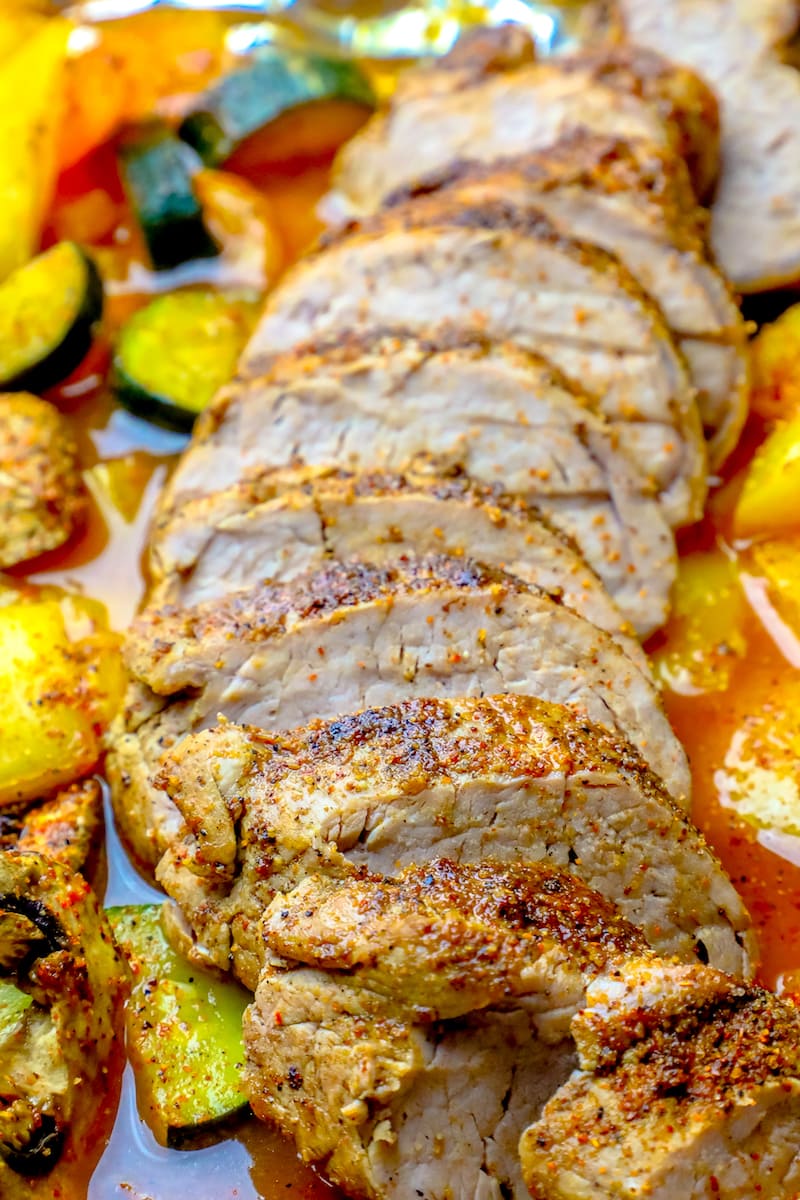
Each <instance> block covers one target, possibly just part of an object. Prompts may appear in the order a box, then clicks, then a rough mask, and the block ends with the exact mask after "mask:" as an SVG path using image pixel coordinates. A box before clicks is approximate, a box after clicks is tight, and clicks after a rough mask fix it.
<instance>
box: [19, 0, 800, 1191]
mask: <svg viewBox="0 0 800 1200" xmlns="http://www.w3.org/2000/svg"><path fill="white" fill-rule="evenodd" d="M195 17H196V18H197V19H198V20H200V21H204V20H206V18H205V17H203V16H201V15H197V14H194V15H192V16H189V17H188V18H187V19H188V20H192V19H194V18H195ZM198 29H199V26H198ZM198 36H200V35H199V34H198ZM196 65H198V69H199V70H200V72H201V74H202V72H203V71H204V70H206V69H209V70H210V69H211V66H210V65H209V64H207V63H206V62H205V60H203V59H202V56H201V58H200V60H197V64H196ZM211 65H213V64H211ZM84 108H85V110H86V111H84V112H83V114H82V117H83V119H84V121H85V122H88V123H89V124H91V121H92V120H94V119H95V118H96V114H95V113H94V110H93V109H92V108H91V106H89V105H86V106H84ZM76 129H78V131H79V132H80V130H81V129H82V130H83V135H84V136H86V137H89V136H90V133H91V131H89V132H87V131H86V127H85V125H84V126H81V127H79V126H76ZM350 132H352V130H351V129H350V128H347V129H344V127H343V134H342V136H345V135H346V134H347V133H350ZM76 136H77V134H76ZM329 166H330V156H329V155H328V156H324V155H323V156H321V157H318V158H316V159H313V160H310V161H301V162H298V161H293V162H287V163H286V164H284V166H283V167H282V168H280V169H275V168H274V167H272V168H270V169H269V170H268V171H263V170H262V171H258V170H254V171H253V172H252V174H251V180H252V182H254V183H256V184H257V185H258V187H259V188H261V190H262V191H263V193H264V194H265V195H266V196H267V198H268V200H269V202H270V204H271V207H272V212H273V217H274V222H275V227H276V229H277V231H278V234H279V237H280V240H281V242H282V245H283V250H284V256H285V262H286V264H288V263H290V262H291V261H292V260H293V259H294V258H296V257H297V256H298V255H299V254H300V253H302V251H303V249H304V248H305V247H306V246H308V245H309V244H310V243H311V241H312V240H313V238H314V236H315V235H316V233H317V232H318V230H319V228H320V226H319V222H318V220H317V217H316V213H315V207H316V204H317V202H318V200H319V198H320V197H321V196H322V194H323V193H324V191H325V190H326V187H327V183H328V175H329ZM87 196H92V197H93V199H92V200H91V202H90V203H86V202H85V198H86V197H87ZM76 202H77V203H76ZM81 222H83V227H82V228H81ZM81 235H83V236H81ZM65 236H74V237H77V238H79V240H85V241H89V242H92V244H98V243H99V244H101V245H103V244H105V245H107V246H108V247H109V248H111V249H112V250H113V252H114V254H116V255H117V257H118V260H119V261H118V265H119V266H120V267H121V268H122V269H123V271H124V268H125V267H126V264H128V263H136V264H137V265H138V266H139V267H143V266H144V258H143V251H142V247H141V243H140V241H139V239H138V237H137V234H136V230H135V228H134V225H133V222H132V219H131V214H130V213H129V212H128V211H127V209H126V205H125V201H124V197H123V194H122V191H121V188H120V184H119V180H118V177H117V173H116V166H115V159H114V154H113V150H112V149H110V148H109V147H105V148H101V149H100V150H98V151H95V152H93V153H91V154H89V155H88V156H85V157H83V158H82V159H81V160H80V161H78V162H77V163H75V165H72V166H71V167H70V169H69V170H68V171H66V172H65V173H64V175H63V177H62V180H61V187H60V191H59V194H58V197H57V199H56V203H55V206H54V210H53V214H52V218H51V223H50V232H49V237H50V239H51V240H55V239H56V238H59V237H65ZM137 278H138V279H139V280H140V281H141V290H139V291H137V290H136V289H125V288H122V289H120V290H118V291H117V292H116V294H113V295H111V297H110V299H109V303H108V306H107V314H106V336H105V337H104V338H103V337H101V338H100V339H99V341H98V343H97V345H96V346H95V348H94V349H93V351H92V352H91V354H90V356H89V358H88V360H87V361H86V362H85V363H84V364H83V365H82V367H81V368H80V369H79V371H77V372H76V373H75V375H74V376H73V377H72V378H71V379H69V380H67V381H66V383H65V384H64V385H62V386H61V387H60V388H59V389H57V390H56V391H55V392H54V393H52V396H51V398H52V399H54V400H55V401H56V402H57V403H58V404H59V406H60V407H61V408H62V410H63V411H65V412H66V413H67V414H68V415H69V418H70V420H71V422H72V423H73V426H74V428H75V430H76V433H77V436H78V440H79V443H80V446H81V450H82V454H83V461H84V464H85V466H86V467H87V482H88V485H89V488H90V491H91V495H92V500H93V507H92V514H91V519H90V521H89V524H88V527H87V529H86V531H85V532H84V534H83V535H82V537H80V538H79V539H78V540H77V541H76V542H75V543H74V544H72V545H71V546H70V547H69V548H68V549H67V550H66V551H63V552H59V553H55V554H50V555H48V556H45V557H44V558H42V559H41V560H38V561H37V562H36V563H34V564H32V565H30V566H26V570H25V571H24V572H21V571H18V572H16V573H17V574H19V575H23V574H24V576H25V577H26V578H30V579H32V580H34V581H37V582H46V583H54V584H60V585H62V586H64V587H65V588H68V589H70V590H79V591H82V592H85V593H86V594H88V595H91V596H95V597H97V598H98V599H101V600H103V601H104V602H105V603H106V605H107V606H108V609H109V613H110V616H111V620H112V622H113V623H114V625H115V626H116V627H118V628H124V627H125V625H126V624H127V623H128V621H129V620H130V618H131V616H132V615H133V613H134V611H135V609H136V606H137V604H138V603H139V601H140V599H141V596H142V595H143V591H144V586H145V583H144V576H143V571H142V554H143V549H144V546H145V542H146V537H147V530H148V524H149V520H150V517H151V514H152V512H153V508H154V505H155V503H156V500H157V497H158V493H159V490H160V488H161V487H162V486H163V483H164V481H165V479H166V477H167V474H168V472H169V470H170V468H171V465H172V463H173V462H174V460H175V457H176V455H177V454H178V453H179V452H180V450H181V448H182V447H183V445H184V444H185V442H186V440H187V439H186V438H184V437H183V436H182V435H178V434H174V433H168V432H165V431H163V430H160V429H158V428H156V427H154V426H152V425H148V424H147V423H146V422H144V421H141V420H139V419H137V418H136V417H134V416H132V415H131V414H129V413H127V412H124V411H123V410H122V409H120V408H119V407H117V406H116V405H115V404H114V402H113V400H112V399H111V397H110V395H109V392H108V389H107V385H106V376H107V368H108V364H109V356H110V349H109V346H110V338H111V335H112V334H113V331H114V329H115V328H117V327H118V326H119V325H120V324H121V323H122V322H123V321H124V319H125V318H126V317H127V316H128V315H129V314H130V313H131V312H132V311H134V310H135V308H136V307H137V306H139V305H140V304H142V303H143V302H145V301H146V300H147V299H148V297H149V295H150V294H151V293H152V291H154V290H157V288H158V287H160V286H161V284H160V283H158V282H157V281H156V280H155V278H154V277H152V276H150V277H148V275H147V272H146V271H144V272H141V271H140V273H139V274H138V276H137ZM757 436H758V433H757V432H755V433H753V434H752V436H750V438H749V440H746V442H745V444H744V446H743V448H742V449H741V450H740V452H739V454H738V456H737V462H736V464H735V465H736V468H737V469H738V468H741V467H742V466H743V465H744V463H745V462H746V461H747V458H748V456H749V455H750V454H751V453H752V450H753V449H754V446H755V444H756V440H757ZM725 494H726V492H725V489H723V496H724V495H725ZM729 512H730V503H729V502H726V501H725V500H724V499H723V500H722V501H717V502H716V503H712V505H711V508H710V515H709V516H708V517H707V518H706V520H705V521H704V522H703V524H702V526H700V527H699V528H698V530H696V531H693V532H692V533H691V534H690V535H689V536H688V537H687V538H686V539H685V542H684V547H683V553H684V556H685V557H684V563H685V564H686V565H687V568H689V567H692V564H694V563H695V562H696V561H703V560H697V558H696V556H697V555H698V553H700V552H705V553H707V552H709V551H713V552H714V553H717V548H718V547H719V546H723V548H724V556H725V558H726V559H727V561H729V562H730V563H731V564H732V565H731V571H732V573H733V576H734V580H735V579H736V575H737V571H738V562H739V560H738V558H737V555H736V553H735V552H734V550H733V549H732V548H731V539H730V535H729V528H728V519H729ZM798 537H799V538H800V528H799V529H798ZM756 582H757V581H756ZM708 587H709V588H710V589H712V590H713V588H714V587H716V580H715V578H711V576H709V580H708ZM738 587H739V585H738V583H736V582H735V583H734V588H738ZM737 597H738V598H737V600H736V603H737V604H738V606H739V607H738V609H737V614H738V615H737V617H736V621H735V624H736V630H735V642H736V644H735V646H731V645H728V644H726V643H725V641H724V639H723V641H720V640H719V638H718V637H717V634H716V630H715V628H714V626H715V622H714V620H711V621H710V622H707V623H706V626H704V627H703V630H701V633H700V635H697V634H695V641H694V643H693V644H692V646H691V647H690V655H691V656H693V657H694V659H696V660H697V661H698V662H702V663H703V664H704V668H703V672H701V674H702V678H703V683H702V685H701V686H698V685H697V684H696V683H689V684H687V683H686V678H679V677H678V675H676V674H671V675H670V674H669V673H667V674H666V676H665V678H667V680H668V682H667V683H666V684H665V687H664V698H665V703H666V706H667V709H668V712H669V715H670V718H671V720H672V722H673V724H674V726H675V729H676V731H677V733H678V735H679V736H680V738H681V739H682V741H683V743H684V745H685V747H686V749H687V752H688V754H689V756H690V759H691V763H692V769H693V775H694V818H695V821H696V822H697V823H698V825H699V826H700V827H701V829H702V830H703V831H704V832H705V834H706V836H707V837H708V840H709V841H710V843H711V844H712V845H713V846H714V847H715V849H716V850H717V852H718V854H719V856H720V858H721V859H722V861H723V863H724V864H725V866H726V868H727V869H728V871H729V872H730V874H731V876H732V878H733V880H734V882H735V884H736V886H737V888H738V889H739V890H740V892H741V893H742V895H743V897H744V898H745V900H746V902H747V904H748V905H749V907H750V910H751V912H752V913H753V916H754V918H755V921H756V923H757V926H758V929H759V933H760V938H761V948H762V969H761V977H762V980H763V982H764V983H766V984H767V985H768V986H770V987H777V988H779V989H781V990H784V991H786V992H788V993H793V992H798V993H800V839H795V840H793V839H792V838H788V839H787V838H781V837H776V836H774V833H773V831H770V830H769V828H762V829H760V830H759V829H757V828H756V827H754V826H753V825H751V824H748V823H747V822H746V821H744V820H742V819H741V817H740V816H739V815H737V810H736V808H735V806H732V805H731V803H730V799H729V795H728V791H729V789H728V784H727V778H728V775H727V772H728V769H729V765H730V761H731V757H732V755H735V752H736V747H737V745H738V744H739V742H740V741H741V738H742V736H743V735H744V734H745V733H746V732H748V731H751V730H752V727H753V724H754V722H755V723H756V724H758V723H759V722H760V723H761V725H764V726H765V727H766V728H769V725H770V722H771V721H772V720H774V721H775V722H781V721H784V723H785V721H786V720H787V719H789V720H790V719H791V718H792V717H793V716H794V715H795V714H793V712H788V713H787V709H791V707H792V704H793V697H795V696H796V697H797V700H798V701H800V690H798V678H799V677H798V666H799V665H800V640H798V642H797V657H795V647H794V645H793V643H792V636H793V635H792V633H791V631H788V640H787V638H786V637H784V638H781V637H779V638H778V639H777V640H776V638H775V636H774V631H775V628H776V625H775V622H774V621H772V620H771V619H770V618H771V613H770V610H769V603H768V601H766V600H764V594H763V592H762V591H759V589H758V587H757V586H756V587H754V586H752V583H750V584H749V590H748V593H747V594H745V593H744V592H741V593H739V592H737ZM725 603H727V601H725V600H724V599H722V598H721V599H720V605H721V607H724V604H725ZM711 607H712V609H713V598H712V605H711ZM722 616H724V614H722ZM765 621H766V624H765ZM722 623H723V624H724V621H723V622H722ZM767 626H769V628H770V629H771V630H772V631H773V632H772V633H770V632H768V629H767ZM684 632H685V631H684V629H683V627H682V625H681V622H680V621H677V620H674V621H672V622H671V623H670V625H669V626H668V627H667V629H666V631H664V633H663V634H660V635H658V637H657V638H656V639H654V642H653V644H652V647H651V649H652V650H653V653H654V655H655V657H656V660H657V661H662V660H669V657H670V654H671V653H673V651H674V653H675V654H676V655H677V656H678V658H680V656H681V654H683V653H684V649H685V648H684V647H683V643H682V639H683V638H684ZM798 634H799V635H800V630H798ZM698 638H699V640H698ZM704 639H705V640H704ZM709 672H710V673H709ZM689 675H690V677H691V672H690V673H689ZM796 720H797V723H798V727H800V703H798V710H797V714H796ZM798 746H800V735H799V736H798ZM798 826H799V827H800V814H798ZM776 851H780V852H776ZM793 858H794V861H792V859H793ZM108 870H109V889H110V890H109V892H108V899H109V901H110V902H113V903H125V902H148V901H150V900H152V899H154V898H155V893H153V892H152V890H151V888H150V885H149V884H148V883H147V882H146V881H144V880H143V879H142V878H140V877H139V876H138V875H137V873H136V871H135V870H134V869H133V868H132V867H131V865H130V864H129V862H128V861H127V858H126V857H125V853H124V851H123V850H122V849H121V847H120V845H119V842H118V840H117V838H116V836H115V834H114V831H113V830H111V829H110V830H109V833H108ZM121 1067H122V1058H121V1056H120V1061H119V1062H118V1064H117V1065H116V1067H115V1068H114V1069H113V1070H112V1071H111V1073H110V1083H109V1090H108V1096H107V1097H106V1098H105V1099H103V1100H100V1099H99V1100H98V1107H97V1110H96V1112H95V1116H94V1123H93V1125H92V1127H91V1129H90V1131H89V1132H88V1133H86V1132H84V1134H83V1135H82V1138H81V1140H80V1144H79V1145H78V1146H77V1147H73V1151H72V1155H71V1160H70V1161H67V1162H66V1163H65V1164H64V1165H63V1167H62V1168H60V1169H59V1170H58V1171H57V1172H56V1173H55V1175H54V1177H53V1179H52V1180H51V1181H49V1182H48V1183H47V1185H46V1190H44V1191H40V1192H37V1193H35V1194H36V1195H40V1196H47V1197H60V1198H62V1200H87V1198H88V1200H112V1198H113V1197H119V1198H120V1200H174V1198H177V1197H179V1196H180V1195H182V1194H184V1193H186V1194H187V1195H190V1196H191V1197H192V1200H234V1198H235V1200H258V1198H264V1200H278V1198H279V1197H284V1196H292V1197H307V1198H308V1200H322V1198H323V1197H328V1198H330V1197H331V1195H332V1190H331V1189H330V1188H329V1187H328V1186H327V1185H326V1184H325V1183H324V1182H323V1181H322V1180H320V1179H319V1178H318V1177H317V1176H316V1175H315V1174H314V1173H313V1172H311V1171H310V1170H307V1169H306V1168H304V1167H303V1166H302V1165H301V1164H299V1162H298V1160H297V1158H296V1156H295V1154H294V1151H293V1149H292V1148H291V1147H290V1146H289V1145H288V1144H287V1143H286V1142H284V1141H283V1140H282V1139H281V1138H280V1137H278V1136H277V1135H276V1134H274V1133H273V1132H271V1131H269V1130H268V1129H266V1128H265V1127H263V1126H260V1125H259V1124H258V1123H256V1122H255V1121H253V1120H249V1121H240V1122H239V1123H238V1124H233V1125H232V1126H231V1127H230V1128H229V1129H228V1130H226V1131H225V1136H224V1137H222V1136H221V1135H220V1134H219V1133H218V1134H216V1135H215V1136H213V1137H212V1136H210V1135H209V1136H207V1137H206V1139H205V1141H204V1142H199V1143H192V1148H188V1147H187V1148H186V1149H182V1150H169V1151H168V1150H165V1149H163V1148H162V1147H160V1146H158V1145H157V1144H156V1142H155V1140H154V1138H153V1137H152V1135H151V1134H150V1132H149V1130H148V1129H147V1127H146V1125H145V1124H144V1122H143V1121H142V1120H141V1119H140V1118H139V1115H138V1112H137V1109H136V1100H135V1089H134V1084H133V1079H132V1076H131V1073H130V1070H129V1069H127V1070H126V1071H125V1074H124V1077H123V1079H122V1086H121V1092H120V1088H119V1083H120V1080H119V1076H120V1070H121ZM56 1176H57V1179H56Z"/></svg>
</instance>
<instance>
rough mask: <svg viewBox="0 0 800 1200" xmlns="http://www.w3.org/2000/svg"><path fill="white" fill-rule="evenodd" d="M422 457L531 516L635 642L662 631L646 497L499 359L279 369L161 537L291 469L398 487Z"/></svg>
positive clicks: (611, 447)
mask: <svg viewBox="0 0 800 1200" xmlns="http://www.w3.org/2000/svg"><path fill="white" fill-rule="evenodd" d="M425 455H428V456H432V458H433V459H434V460H435V464H436V468H437V470H440V471H451V470H452V469H454V468H455V469H463V470H464V471H466V473H467V474H468V475H469V476H470V478H472V479H473V480H476V481H478V482H480V483H482V484H499V485H500V486H501V487H502V488H503V490H504V491H506V492H510V493H512V494H515V495H518V496H521V497H524V498H525V499H526V500H527V501H528V502H529V503H532V504H535V505H536V507H537V508H538V509H539V511H540V512H542V513H543V514H544V515H545V516H546V517H547V518H548V519H549V520H550V521H551V522H552V523H553V524H554V525H555V526H556V527H557V528H558V529H560V530H561V531H562V532H564V533H566V534H567V535H568V536H570V537H571V538H572V539H573V540H574V542H575V543H576V544H577V546H578V548H579V549H580V551H581V553H582V554H583V556H584V558H585V559H586V561H587V562H588V563H589V565H590V566H591V567H592V568H593V569H594V570H595V571H596V572H597V574H598V575H599V577H600V579H601V580H602V582H603V583H604V584H605V586H606V588H607V590H608V591H609V593H610V595H611V596H612V597H613V599H614V600H615V601H616V603H617V605H618V606H619V608H620V610H621V612H622V614H623V616H624V617H625V618H626V619H627V620H629V621H630V622H631V624H632V625H633V627H634V628H635V629H636V631H637V633H639V634H640V635H641V636H646V635H647V634H649V633H652V632H653V631H654V630H655V629H657V628H658V627H659V626H660V625H661V624H663V621H664V620H665V618H666V614H667V611H668V608H669V597H670V590H671V588H672V585H673V583H674V580H675V571H676V563H675V552H674V541H673V538H672V536H671V533H670V531H669V529H668V528H667V526H666V523H665V522H664V520H663V517H662V516H661V513H660V512H659V511H658V506H657V504H656V502H655V500H654V498H653V497H652V496H650V495H649V492H648V488H647V485H646V484H645V482H644V481H643V479H642V476H641V475H640V473H639V472H638V470H637V468H636V467H635V466H634V464H633V463H632V462H631V461H630V459H628V458H626V456H625V455H624V454H623V453H622V452H621V451H619V450H618V449H617V448H616V445H615V441H614V437H613V434H612V432H611V431H610V430H609V429H608V428H607V427H606V426H605V425H604V423H603V421H602V419H600V418H599V417H598V416H597V414H596V413H595V412H594V411H593V410H592V408H591V407H590V405H589V402H588V401H586V400H585V399H583V398H581V397H580V396H579V395H578V394H577V393H576V391H575V389H573V388H571V387H570V386H569V384H568V383H567V382H566V381H565V380H564V379H563V378H560V377H559V376H558V374H557V373H556V372H554V370H553V369H552V368H551V367H549V366H548V365H547V364H546V363H544V362H543V361H542V360H541V359H537V358H535V357H533V356H531V355H528V354H526V353H525V352H523V351H520V350H518V349H515V348H514V347H511V346H508V345H502V346H501V345H494V346H489V345H486V344H485V343H483V344H482V343H480V342H476V341H469V340H467V341H464V340H462V339H457V340H455V341H454V342H453V343H452V344H449V343H448V342H447V340H440V341H438V342H434V343H429V342H424V341H420V340H418V339H412V338H405V337H401V338H391V337H376V338H374V339H373V338H369V337H365V338H363V339H354V340H350V341H347V342H346V343H345V344H344V345H343V346H340V347H335V346H332V345H330V344H323V345H322V346H320V347H319V348H318V349H316V350H315V349H312V348H309V349H307V350H302V351H299V352H298V353H297V354H295V355H289V356H286V357H285V358H282V359H280V360H278V361H277V362H275V363H273V364H271V366H270V367H269V370H268V372H267V374H266V375H265V376H263V377H256V378H253V379H251V380H249V381H246V382H243V381H239V382H237V383H235V384H233V385H232V386H231V387H230V388H229V389H228V390H227V391H226V392H224V393H223V395H222V396H221V397H220V400H219V402H218V403H217V404H216V405H215V406H214V408H213V409H212V410H211V411H210V412H208V413H206V414H204V415H203V417H202V418H201V420H200V422H199V427H198V431H197V433H196V435H195V439H194V441H193V443H192V446H191V447H190V449H189V451H188V452H187V453H186V454H185V455H184V457H183V459H182V460H181V462H180V463H179V464H178V467H177V469H176V472H175V475H174V476H173V479H172V482H171V484H170V485H169V486H168V489H167V493H166V495H165V497H164V501H163V504H162V508H161V514H162V516H161V524H162V526H163V527H166V528H167V529H169V527H170V523H171V522H172V521H173V520H174V519H175V518H176V515H179V514H180V513H181V512H182V511H183V509H184V508H185V507H186V505H187V502H188V501H190V500H191V499H192V498H193V497H197V496H204V495H208V494H209V493H211V492H215V491H216V490H217V489H218V488H221V487H225V486H230V485H232V484H234V483H236V482H237V480H239V479H240V477H241V476H242V475H244V476H246V477H247V476H250V477H252V476H253V475H256V474H260V473H263V472H264V471H266V470H270V469H272V468H279V467H285V466H287V464H290V463H292V462H295V461H302V462H305V463H307V464H309V465H311V466H314V467H330V466H334V467H339V468H343V469H346V470H350V471H355V472H360V473H363V472H370V471H375V470H378V471H406V470H408V468H409V465H410V464H414V463H416V462H418V460H420V458H421V457H422V456H425ZM157 538H158V535H157Z"/></svg>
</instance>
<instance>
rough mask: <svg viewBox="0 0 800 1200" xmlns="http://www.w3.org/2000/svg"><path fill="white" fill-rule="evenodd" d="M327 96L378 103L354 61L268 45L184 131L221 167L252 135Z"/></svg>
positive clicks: (216, 90) (214, 93) (367, 105)
mask: <svg viewBox="0 0 800 1200" xmlns="http://www.w3.org/2000/svg"><path fill="white" fill-rule="evenodd" d="M321 100H341V101H345V102H350V103H352V104H355V105H358V106H359V107H360V108H361V109H371V108H374V106H375V96H374V93H373V91H372V88H371V86H370V84H369V82H368V80H367V79H366V77H365V76H364V75H363V74H362V72H361V71H360V70H359V69H358V68H357V67H355V66H354V65H353V64H352V63H347V62H342V61H338V60H335V59H327V58H321V57H320V56H318V55H314V54H301V53H298V52H295V51H289V50H282V49H278V48H277V47H267V48H264V49H262V50H260V51H259V52H258V55H257V56H256V57H255V58H254V59H253V60H252V61H251V62H249V63H248V65H247V66H245V67H242V68H241V69H240V70H237V71H234V72H232V73H231V74H230V75H227V76H225V78H224V79H222V80H220V82H219V83H218V84H217V85H216V86H215V87H213V88H212V89H211V90H210V91H208V92H207V93H206V94H205V96H204V97H202V99H201V100H200V102H199V104H198V106H197V108H196V109H195V111H194V112H192V113H190V115H189V116H188V117H186V118H185V120H184V121H183V124H182V125H181V127H180V131H179V132H180V135H181V137H182V138H184V139H185V140H186V141H187V142H189V144H190V145H192V146H194V148H195V149H196V150H197V152H198V154H199V155H200V157H201V158H202V159H203V161H204V162H205V163H207V164H208V165H209V166H217V165H218V164H219V163H221V162H224V161H225V159H227V158H229V157H230V156H231V154H233V152H234V151H235V150H237V149H238V148H239V147H240V146H241V145H242V143H243V142H244V141H245V140H246V139H247V138H248V137H250V135H251V134H254V133H256V132H257V131H258V130H261V129H264V128H265V127H266V126H269V125H271V124H272V123H273V122H274V121H276V120H277V119H278V118H279V117H281V116H282V115H283V114H285V113H289V112H291V111H293V110H296V109H299V108H301V107H303V106H304V105H307V104H312V103H315V102H318V101H321ZM312 136H313V130H312ZM300 149H301V147H300V146H298V152H299V151H300Z"/></svg>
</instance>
